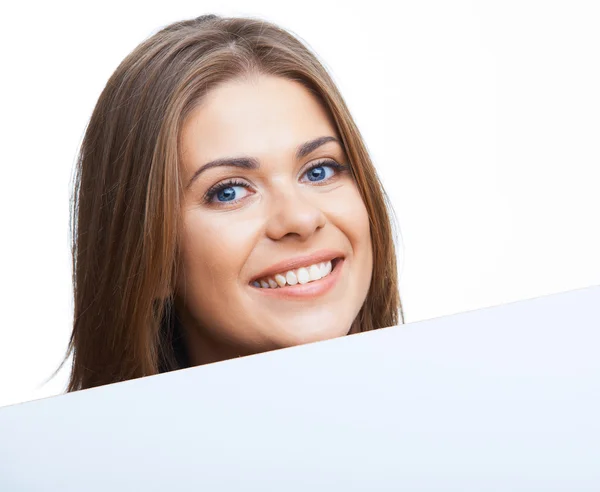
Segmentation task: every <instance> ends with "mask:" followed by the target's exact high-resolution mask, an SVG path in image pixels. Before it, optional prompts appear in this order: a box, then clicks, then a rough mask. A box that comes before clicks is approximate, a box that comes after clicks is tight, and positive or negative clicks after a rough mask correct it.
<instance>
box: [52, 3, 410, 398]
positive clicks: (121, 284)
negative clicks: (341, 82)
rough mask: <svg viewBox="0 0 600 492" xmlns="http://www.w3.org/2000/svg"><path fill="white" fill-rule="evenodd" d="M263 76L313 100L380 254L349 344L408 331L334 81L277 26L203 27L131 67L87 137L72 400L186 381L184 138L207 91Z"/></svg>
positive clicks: (235, 21) (385, 221)
mask: <svg viewBox="0 0 600 492" xmlns="http://www.w3.org/2000/svg"><path fill="white" fill-rule="evenodd" d="M259 74H265V75H271V76H276V77H283V78H286V79H290V80H293V81H296V82H298V83H301V84H302V85H303V86H304V87H305V88H306V89H307V90H309V91H310V92H311V93H312V94H313V95H314V96H315V97H317V98H318V99H319V101H320V102H321V103H322V104H323V105H324V107H325V108H326V109H327V111H328V113H329V115H330V116H331V118H332V121H333V122H334V123H335V125H336V127H337V130H338V132H339V135H340V137H341V139H342V143H343V146H344V149H345V151H346V153H347V155H348V158H349V160H350V166H351V170H352V174H353V177H354V179H355V181H356V184H357V186H358V189H359V191H360V194H361V197H362V199H363V202H364V204H365V206H366V209H367V211H368V214H369V218H370V227H371V239H372V246H373V275H372V280H371V285H370V288H369V291H368V294H367V297H366V300H365V302H364V304H363V306H362V308H361V309H360V312H359V314H358V316H357V317H356V319H355V321H354V323H353V326H352V330H351V331H352V332H357V331H368V330H373V329H377V328H383V327H388V326H394V325H396V324H398V322H399V319H398V317H399V316H400V317H401V320H402V322H403V321H404V320H403V313H402V305H401V302H400V295H399V292H398V280H397V267H396V254H395V246H394V241H393V231H392V225H391V221H390V216H389V211H388V209H389V210H391V208H390V205H389V201H388V200H387V197H386V195H385V192H384V190H383V187H382V185H381V183H380V181H379V179H378V177H377V174H376V172H375V169H374V167H373V164H372V162H371V159H370V157H369V154H368V152H367V149H366V147H365V145H364V142H363V139H362V137H361V135H360V132H359V130H358V128H357V127H356V125H355V123H354V121H353V119H352V117H351V115H350V112H349V111H348V108H347V107H346V104H345V103H344V100H343V98H342V96H341V95H340V93H339V92H338V90H337V88H336V86H335V84H334V82H333V81H332V79H331V77H330V76H329V75H328V73H327V71H326V70H325V68H324V67H323V66H322V64H321V63H320V62H319V61H318V59H317V57H316V56H315V55H314V54H313V53H312V52H311V51H310V50H309V49H308V48H307V47H306V46H305V45H304V44H303V43H302V42H301V41H299V40H298V39H297V38H296V37H294V36H293V35H292V34H290V33H289V32H287V31H285V30H283V29H281V28H279V27H277V26H275V25H273V24H271V23H268V22H265V21H262V20H258V19H249V18H221V17H217V16H215V15H208V16H202V17H199V18H197V19H192V20H187V21H182V22H176V23H174V24H171V25H169V26H167V27H165V28H164V29H162V30H160V31H159V32H157V33H156V34H154V35H153V36H151V37H150V38H149V39H147V40H146V41H144V42H143V43H142V44H140V45H139V46H138V47H137V48H136V49H135V50H134V51H133V52H132V53H131V54H129V55H128V56H127V57H126V58H125V59H124V60H123V61H122V63H121V64H120V65H119V66H118V68H117V69H116V70H115V72H114V73H113V75H112V76H111V77H110V79H109V80H108V82H107V84H106V87H105V88H104V90H103V91H102V94H101V95H100V98H99V100H98V102H97V104H96V107H95V109H94V111H93V114H92V116H91V119H90V122H89V124H88V127H87V129H86V132H85V136H84V139H83V142H82V145H81V150H80V153H79V158H78V162H77V167H76V175H75V185H74V190H73V193H74V194H73V208H72V223H71V229H72V256H73V291H74V301H75V304H74V320H73V331H72V335H71V339H70V344H69V348H68V352H67V356H66V357H65V360H66V358H67V357H68V356H69V354H71V353H73V365H72V371H71V378H70V381H69V386H68V391H75V390H79V389H84V388H91V387H94V386H99V385H103V384H109V383H114V382H119V381H125V380H128V379H133V378H138V377H143V376H149V375H153V374H157V373H158V372H161V371H162V370H171V369H176V368H177V367H178V362H177V360H176V357H175V355H174V348H173V344H174V343H175V342H176V339H175V338H174V333H173V319H174V314H175V313H174V308H173V301H174V285H175V279H176V278H177V275H178V268H179V264H180V258H179V254H178V251H179V245H180V236H179V234H180V231H181V212H180V203H181V200H182V195H183V189H184V184H183V183H182V176H181V173H180V161H181V159H180V155H179V152H180V150H179V149H180V139H181V129H182V127H183V124H184V122H185V120H186V118H187V117H188V116H189V115H190V113H191V111H192V110H193V109H194V108H195V107H196V106H197V105H198V104H199V103H200V102H201V100H202V98H203V96H204V95H205V94H206V93H207V92H208V91H210V90H211V89H212V88H214V87H216V86H217V85H218V84H221V83H223V82H225V81H227V80H231V79H234V78H239V77H252V76H255V75H259ZM63 363H64V361H63Z"/></svg>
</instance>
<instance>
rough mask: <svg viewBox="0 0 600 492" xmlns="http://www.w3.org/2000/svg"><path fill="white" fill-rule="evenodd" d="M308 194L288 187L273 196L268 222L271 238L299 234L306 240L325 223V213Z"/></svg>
mask: <svg viewBox="0 0 600 492" xmlns="http://www.w3.org/2000/svg"><path fill="white" fill-rule="evenodd" d="M308 194H310V192H309V191H306V192H305V191H303V190H302V189H299V188H296V187H286V188H285V190H279V192H278V193H277V194H275V195H273V196H272V197H271V200H270V202H269V217H268V222H267V236H268V237H269V238H270V239H273V240H280V239H283V238H284V237H286V236H297V237H298V238H300V239H302V240H305V239H308V238H309V237H310V236H312V235H313V234H314V233H315V232H316V231H317V230H318V229H321V228H322V227H323V226H324V225H325V222H326V218H325V214H324V213H323V211H322V210H321V208H320V207H319V204H318V203H316V201H314V200H311V197H310V196H307V195H308Z"/></svg>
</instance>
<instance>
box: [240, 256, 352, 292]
mask: <svg viewBox="0 0 600 492" xmlns="http://www.w3.org/2000/svg"><path fill="white" fill-rule="evenodd" d="M344 263H345V261H344V258H335V259H333V260H330V261H324V262H320V263H315V264H312V265H309V266H306V267H301V268H297V269H293V270H288V271H286V272H281V273H278V274H276V275H273V276H269V277H265V278H262V279H260V280H256V281H254V282H252V283H251V284H250V285H251V286H252V287H253V290H256V291H259V292H260V293H261V294H264V295H269V296H276V297H290V298H305V297H315V296H320V295H323V294H325V293H326V292H328V291H329V290H330V289H331V288H333V286H334V285H335V284H336V283H337V280H338V279H339V277H340V275H341V271H342V266H343V264H344Z"/></svg>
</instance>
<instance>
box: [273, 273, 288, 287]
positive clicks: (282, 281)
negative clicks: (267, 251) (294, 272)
mask: <svg viewBox="0 0 600 492" xmlns="http://www.w3.org/2000/svg"><path fill="white" fill-rule="evenodd" d="M275 282H277V285H279V287H283V286H284V285H285V284H286V283H287V281H286V279H285V277H284V276H283V275H281V274H280V273H278V274H277V275H275Z"/></svg>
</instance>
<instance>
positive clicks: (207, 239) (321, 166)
mask: <svg viewBox="0 0 600 492" xmlns="http://www.w3.org/2000/svg"><path fill="white" fill-rule="evenodd" d="M182 161H183V162H182V164H183V178H184V186H185V187H186V188H185V196H184V204H183V210H182V213H183V224H184V230H183V237H182V246H181V261H182V264H181V268H180V273H179V278H178V285H177V301H176V302H177V304H176V305H177V310H178V313H179V317H180V318H181V320H182V324H183V326H184V332H185V337H186V342H187V345H188V349H189V351H190V356H191V360H192V363H193V364H201V363H205V362H213V361H217V360H223V359H228V358H231V357H236V356H239V355H248V354H252V353H257V352H264V351H267V350H272V349H277V348H283V347H288V346H293V345H298V344H302V343H307V342H313V341H318V340H325V339H329V338H334V337H338V336H342V335H346V334H347V333H348V331H349V329H350V327H351V324H352V322H353V320H354V319H355V317H356V316H357V314H358V312H359V310H360V308H361V306H362V304H363V302H364V300H365V298H366V295H367V292H368V289H369V285H370V281H371V274H372V269H373V255H372V248H371V239H370V231H369V217H368V214H367V211H366V208H365V206H364V204H363V202H362V199H361V197H360V194H359V191H358V188H357V186H356V184H355V183H354V181H353V179H352V176H351V174H350V170H349V167H348V166H349V162H348V158H347V156H346V155H345V153H344V150H343V147H342V145H341V142H340V140H339V136H338V134H337V132H336V130H335V126H334V125H333V124H332V122H331V121H330V119H329V117H328V114H327V112H326V111H325V110H324V109H323V107H322V106H321V105H320V104H319V103H318V101H317V99H316V98H315V97H314V96H312V95H311V94H310V92H308V91H307V90H306V89H305V88H304V87H303V86H302V85H300V84H298V83H296V82H293V81H290V80H288V79H282V78H277V77H271V76H256V77H254V78H252V79H236V80H233V81H229V82H227V83H224V84H221V85H220V86H218V87H217V88H215V89H213V90H212V91H210V92H209V93H208V94H207V95H206V97H205V98H204V99H203V101H202V104H201V105H200V106H198V107H197V108H196V109H195V110H194V112H193V113H192V114H191V115H190V117H189V118H188V119H187V121H186V122H185V124H184V127H183V133H182ZM331 261H332V263H328V262H331Z"/></svg>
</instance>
